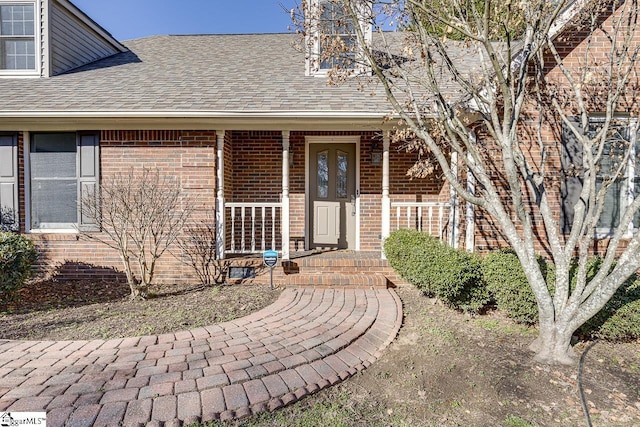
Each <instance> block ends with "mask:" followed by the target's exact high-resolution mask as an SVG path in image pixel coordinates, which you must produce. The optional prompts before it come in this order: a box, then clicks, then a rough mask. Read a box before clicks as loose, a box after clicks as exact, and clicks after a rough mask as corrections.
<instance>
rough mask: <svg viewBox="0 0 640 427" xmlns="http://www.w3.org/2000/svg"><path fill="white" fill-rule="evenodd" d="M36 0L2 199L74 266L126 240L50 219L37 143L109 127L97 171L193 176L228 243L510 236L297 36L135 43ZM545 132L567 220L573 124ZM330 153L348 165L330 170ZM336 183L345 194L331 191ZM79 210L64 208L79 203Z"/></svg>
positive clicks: (0, 185)
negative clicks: (404, 233) (566, 154)
mask: <svg viewBox="0 0 640 427" xmlns="http://www.w3.org/2000/svg"><path fill="white" fill-rule="evenodd" d="M4 2H5V0H0V4H2V3H4ZM23 6H24V7H27V8H28V7H33V11H34V12H36V13H35V15H37V16H42V22H41V25H36V26H35V27H36V30H34V33H35V36H34V43H36V44H37V45H38V46H39V47H40V48H41V50H42V51H43V52H47V54H46V55H41V56H39V55H36V54H34V64H35V65H33V67H29V66H27V68H26V69H23V70H18V71H16V70H0V75H1V74H6V75H5V76H3V77H5V78H2V79H0V104H1V105H3V107H2V108H0V172H1V173H0V189H1V190H2V191H0V204H2V206H5V207H9V208H11V209H13V210H14V211H15V212H17V214H18V217H19V230H20V232H23V233H26V234H27V235H28V236H30V237H31V238H32V239H33V240H34V241H35V242H36V244H37V246H38V247H39V248H40V250H41V252H42V254H43V255H44V257H43V260H44V262H45V263H46V265H47V266H48V267H55V268H56V269H57V272H58V273H59V274H61V276H63V277H67V278H77V277H84V276H93V277H95V276H99V277H113V276H121V275H122V273H121V272H120V261H119V259H118V256H117V254H116V253H115V252H114V251H112V250H110V249H108V248H106V247H105V246H103V245H101V244H99V243H97V242H95V241H91V240H86V239H84V238H81V235H80V234H78V233H77V232H75V231H74V230H73V229H72V228H73V226H81V225H82V224H79V222H81V218H79V217H78V216H76V217H75V219H72V220H71V221H66V220H65V221H55V220H51V221H49V222H50V223H51V225H47V221H48V220H47V218H48V216H53V217H55V216H56V215H62V214H61V213H60V212H53V213H51V215H49V214H50V213H49V212H45V213H44V214H43V215H42V218H41V217H40V213H39V212H36V210H37V209H36V208H38V209H40V208H41V209H44V210H45V211H46V210H47V204H46V203H48V202H46V200H45V202H41V201H39V199H37V197H39V196H38V194H37V192H35V191H34V182H36V181H37V180H38V179H43V178H42V177H39V176H37V172H34V171H36V169H37V168H35V167H34V164H35V161H36V160H34V159H36V158H37V156H34V154H37V153H40V152H42V153H49V152H50V151H51V150H53V151H55V150H56V149H52V148H51V146H50V145H49V144H54V143H53V142H51V141H57V138H59V137H60V138H62V136H64V135H66V136H65V138H67V139H68V138H71V137H70V136H69V135H75V136H76V138H78V141H80V138H79V137H80V136H81V135H85V134H91V135H94V136H95V138H96V139H95V140H96V141H97V142H96V145H95V147H93V148H94V149H95V150H96V151H95V152H96V153H97V154H96V157H95V159H97V160H96V164H95V165H94V169H95V172H94V175H93V177H94V178H95V180H96V182H97V184H98V185H99V181H100V180H104V179H108V178H109V177H113V176H115V175H116V174H118V173H121V172H126V171H127V170H129V169H131V168H134V169H141V168H143V167H144V168H152V169H157V170H159V171H160V173H161V174H163V175H167V176H172V177H175V178H176V179H177V180H179V182H180V184H181V188H182V190H183V193H184V195H185V196H189V197H191V198H192V200H196V201H197V204H198V209H197V210H196V212H195V215H196V217H201V218H204V217H207V218H212V220H215V221H216V222H217V226H218V227H219V228H221V229H222V230H224V232H223V233H219V241H218V242H217V243H218V255H219V256H220V257H227V256H230V255H234V254H239V253H260V252H261V251H262V250H265V249H276V250H278V251H280V253H281V256H282V258H283V259H285V260H286V259H289V258H291V257H292V256H295V254H296V253H297V252H304V251H308V250H311V249H314V248H331V249H347V250H350V251H360V252H369V251H375V252H380V251H381V247H382V241H383V239H384V238H385V237H386V236H387V235H388V234H389V232H390V231H391V230H393V229H396V228H399V227H412V228H421V229H423V230H425V231H428V232H431V233H433V234H435V235H438V236H439V237H441V238H442V239H443V240H446V241H448V242H450V243H453V244H455V245H459V246H461V247H466V249H468V250H480V251H485V250H489V249H494V248H496V247H500V246H503V245H504V239H503V238H502V237H501V236H500V234H499V232H498V230H496V229H495V227H493V226H492V224H491V221H490V220H489V219H487V218H486V217H485V216H483V214H482V212H479V211H476V212H473V211H470V210H467V209H466V207H465V206H464V204H458V203H457V201H456V200H455V198H454V197H452V195H451V192H450V188H449V186H448V185H447V184H446V183H445V182H444V180H443V179H442V178H441V177H440V176H437V175H436V176H433V177H431V178H428V179H410V178H409V177H408V176H407V170H408V169H409V168H410V166H411V165H412V164H413V163H414V162H415V160H416V159H417V157H416V154H414V153H409V152H406V151H405V150H403V149H402V147H397V146H394V145H393V144H391V143H390V137H389V132H390V130H391V129H392V127H393V123H390V122H389V121H387V120H386V116H387V112H388V110H389V106H388V103H387V99H386V95H385V94H384V92H383V91H382V90H380V89H371V92H370V93H364V92H363V91H362V90H360V88H359V87H358V84H357V83H356V82H347V83H346V84H344V85H342V86H339V87H336V86H328V85H327V84H326V79H325V78H322V77H318V76H317V75H316V76H313V75H311V76H308V75H305V56H304V53H303V52H298V51H296V50H295V49H293V48H292V47H291V44H292V41H293V39H294V37H296V36H295V35H291V34H265V35H235V36H232V35H219V36H156V37H149V38H145V39H139V40H132V41H129V42H126V43H120V42H119V41H117V40H115V39H114V38H113V37H111V36H110V35H109V34H108V32H106V31H105V30H104V29H102V28H100V27H98V26H97V25H96V24H95V22H93V21H92V20H91V19H90V18H89V17H87V16H86V15H85V14H84V13H83V12H82V11H80V10H78V9H77V8H76V7H75V6H73V4H71V3H70V2H68V1H66V0H41V1H40V0H38V1H36V0H33V2H32V3H30V2H27V3H25V4H24V5H23ZM36 9H38V10H36ZM61 17H64V18H65V19H62V18H61ZM69 34H76V35H80V36H79V37H77V38H73V37H67V36H68V35H69ZM78 40H80V41H78ZM582 43H583V40H582V39H580V37H577V38H576V37H570V38H567V39H566V44H567V47H566V49H562V51H563V53H565V55H566V56H565V61H566V62H567V63H568V64H569V63H571V61H573V60H574V59H576V58H580V55H581V54H582V50H581V49H582V47H581V46H582ZM265 64H268V67H267V66H266V65H265ZM306 71H307V74H309V73H308V72H309V70H306ZM316 71H318V70H316ZM12 72H16V73H17V74H20V77H21V78H12V77H16V76H14V75H12ZM549 72H550V73H554V72H557V70H556V71H554V70H550V71H549ZM26 77H29V78H26ZM532 123H534V122H532ZM543 131H544V132H545V135H546V142H547V143H548V146H549V148H550V149H551V150H552V152H554V153H555V154H554V155H553V156H552V157H553V158H554V159H555V160H557V161H555V160H554V161H555V163H554V170H555V171H557V178H558V180H557V185H556V186H555V187H553V189H552V191H553V193H554V200H557V205H556V206H554V207H553V209H554V211H556V212H557V215H558V219H559V220H560V218H561V211H562V205H561V193H562V191H561V172H560V171H561V162H560V159H561V148H560V147H561V143H562V141H561V139H562V137H561V132H559V131H558V130H557V129H552V128H550V127H549V128H548V129H546V128H545V129H544V130H543ZM61 135H62V136H61ZM479 136H481V132H479ZM38 139H42V147H44V148H39V147H40V146H39V145H38V144H39V143H38ZM67 142H68V141H67ZM71 145H73V143H71ZM336 147H339V148H336ZM351 149H353V152H352V153H351V151H350V150H351ZM71 150H73V149H72V148H69V149H68V150H67V151H66V153H67V154H68V153H70V152H71ZM554 150H555V151H554ZM82 151H83V146H82V144H81V143H80V142H78V145H77V147H76V151H73V152H75V153H76V154H74V155H69V156H67V157H66V158H67V162H71V163H73V162H74V161H73V160H69V159H71V157H72V156H75V158H76V161H75V162H76V163H77V165H79V167H80V169H82V168H83V162H84V161H85V157H84V154H83V153H82ZM343 152H344V153H343ZM347 152H349V153H347ZM350 153H351V154H350ZM530 155H531V156H533V157H535V156H539V153H536V152H535V151H532V152H531V153H530ZM331 156H337V157H336V158H335V159H334V160H328V159H329V157H331ZM340 156H342V157H340ZM350 156H352V157H350ZM334 161H335V163H332V162H334ZM323 162H327V163H323ZM71 163H69V164H71ZM319 165H320V166H319ZM325 165H331V166H326V167H331V168H336V170H337V172H335V171H334V172H331V175H332V177H331V178H330V179H329V180H328V181H327V182H325V181H324V175H323V174H322V170H323V169H322V168H323V167H325ZM341 165H343V166H344V168H343V169H341V167H342V166H341ZM639 169H640V168H639ZM73 173H74V174H75V175H74V176H73V178H74V179H76V181H73V183H72V184H69V185H75V184H78V186H79V187H78V188H79V190H78V194H81V191H82V182H81V181H82V180H83V177H82V176H78V173H79V174H80V175H82V171H81V170H80V172H79V171H75V172H73ZM461 173H464V171H461ZM65 179H66V178H65ZM334 180H335V182H334ZM44 181H46V180H43V182H44ZM59 181H60V182H59V183H58V184H60V186H63V184H64V183H63V181H64V179H60V180H59ZM71 181H72V180H71ZM351 181H354V182H351ZM341 185H344V188H343V187H341ZM349 185H352V187H349ZM323 186H326V188H324V187H323ZM320 187H323V188H320ZM327 189H329V190H330V192H334V193H336V194H338V193H340V197H336V198H331V197H329V199H331V200H329V202H330V203H328V204H324V205H322V203H318V204H317V205H316V202H322V201H324V199H326V198H327V197H326V196H325V191H327ZM71 192H73V191H71ZM343 193H344V194H343ZM46 196H47V194H46V192H43V195H42V197H45V198H46ZM555 196H557V197H555ZM54 199H55V197H54ZM54 201H55V200H54ZM38 203H41V204H42V206H40V205H39V204H38ZM52 203H53V202H52ZM452 207H454V208H452ZM66 208H69V206H62V205H61V206H60V210H61V211H64V210H65V209H66ZM332 209H334V211H333V213H329V214H326V215H327V216H328V218H330V219H331V218H333V219H331V220H328V221H329V222H327V224H329V223H330V224H332V226H333V227H335V235H332V236H330V237H331V238H335V242H331V243H327V241H326V240H322V239H324V238H321V237H319V236H320V234H319V233H320V232H319V231H318V230H317V229H319V228H322V227H321V225H322V224H320V225H319V224H318V223H317V222H316V216H320V215H321V213H318V212H322V215H325V212H331V211H332ZM335 209H337V210H335ZM71 211H73V209H67V211H65V212H66V213H65V215H67V216H68V215H71V216H72V217H73V212H71ZM262 212H264V214H263V213H262ZM333 214H335V215H336V216H335V217H333V216H331V215H333ZM351 217H352V218H351ZM335 218H340V220H339V221H334V220H335ZM324 219H325V218H324V217H323V220H324ZM331 221H334V222H331ZM349 221H351V222H349ZM347 222H348V224H351V225H346V226H345V225H344V224H345V223H347ZM60 223H64V224H66V225H65V226H60ZM42 224H45V225H44V226H43V225H42ZM56 224H57V225H56ZM69 224H71V226H69ZM325 225H326V224H325ZM345 227H346V228H348V230H346V231H345ZM349 227H351V228H349ZM329 228H331V227H329ZM263 230H264V231H263ZM540 231H541V234H540V236H541V237H540V240H539V243H540V247H539V250H540V252H541V253H544V242H545V240H544V236H543V230H542V229H540ZM349 233H353V236H352V237H347V236H346V234H349ZM316 240H317V241H316ZM330 240H331V239H330ZM180 256H181V255H180V254H179V253H176V252H175V250H173V251H172V253H168V254H165V255H164V256H163V259H162V261H161V262H160V264H159V270H158V272H157V276H156V277H157V279H158V280H159V281H162V282H176V281H192V280H193V276H192V274H191V272H190V271H189V269H188V268H187V267H186V266H185V265H184V264H183V263H181V262H180V260H179V258H180Z"/></svg>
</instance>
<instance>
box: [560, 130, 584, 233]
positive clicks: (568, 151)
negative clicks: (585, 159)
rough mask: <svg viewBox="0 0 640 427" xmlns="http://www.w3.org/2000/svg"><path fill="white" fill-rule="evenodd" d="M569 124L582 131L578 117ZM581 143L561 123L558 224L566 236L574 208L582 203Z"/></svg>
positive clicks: (571, 221)
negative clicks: (560, 181) (560, 178)
mask: <svg viewBox="0 0 640 427" xmlns="http://www.w3.org/2000/svg"><path fill="white" fill-rule="evenodd" d="M569 121H570V122H571V124H572V125H573V126H575V127H576V128H577V129H578V130H579V131H582V125H581V123H580V119H579V118H578V117H572V118H570V119H569ZM582 150H583V146H582V143H581V142H580V141H579V140H578V138H577V137H576V135H575V134H574V133H573V131H572V130H571V129H570V128H569V126H568V125H567V124H565V123H564V122H563V123H562V154H561V158H560V161H561V165H562V176H563V181H562V187H561V198H562V200H561V202H562V204H561V215H560V224H561V227H562V232H563V233H565V234H567V233H570V232H571V224H573V216H574V208H575V206H576V205H577V204H578V203H584V201H581V200H580V193H582V184H583V179H584V170H583V165H582Z"/></svg>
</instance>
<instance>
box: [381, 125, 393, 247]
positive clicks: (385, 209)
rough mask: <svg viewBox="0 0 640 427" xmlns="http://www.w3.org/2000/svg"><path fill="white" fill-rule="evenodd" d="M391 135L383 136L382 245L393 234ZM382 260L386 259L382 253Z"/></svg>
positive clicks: (386, 132)
mask: <svg viewBox="0 0 640 427" xmlns="http://www.w3.org/2000/svg"><path fill="white" fill-rule="evenodd" d="M390 143H391V134H390V132H389V131H385V132H384V133H383V136H382V224H381V228H380V229H381V237H382V242H381V244H383V245H384V241H385V240H386V239H387V237H389V234H391V199H390V197H389V146H390V145H391V144H390ZM382 259H386V257H385V255H384V251H382Z"/></svg>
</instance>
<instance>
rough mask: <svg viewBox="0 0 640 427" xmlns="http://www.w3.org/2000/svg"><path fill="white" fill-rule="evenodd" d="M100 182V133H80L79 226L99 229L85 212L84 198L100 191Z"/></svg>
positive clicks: (93, 229)
mask: <svg viewBox="0 0 640 427" xmlns="http://www.w3.org/2000/svg"><path fill="white" fill-rule="evenodd" d="M99 182H100V136H99V134H98V133H95V132H94V133H80V134H78V228H79V229H80V230H81V231H99V226H98V224H96V223H95V222H94V221H93V220H92V219H91V218H88V217H87V216H86V215H84V214H83V209H82V200H83V199H84V197H85V196H86V195H87V194H94V193H95V192H96V191H98V183H99Z"/></svg>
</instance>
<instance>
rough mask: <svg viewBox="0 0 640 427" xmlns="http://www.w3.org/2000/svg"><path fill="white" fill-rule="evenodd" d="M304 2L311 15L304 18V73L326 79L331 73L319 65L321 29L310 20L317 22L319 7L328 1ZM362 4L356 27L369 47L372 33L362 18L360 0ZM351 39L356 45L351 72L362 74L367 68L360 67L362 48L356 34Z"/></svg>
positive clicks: (362, 57) (329, 69)
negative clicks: (306, 50) (305, 48)
mask: <svg viewBox="0 0 640 427" xmlns="http://www.w3.org/2000/svg"><path fill="white" fill-rule="evenodd" d="M305 2H306V4H307V10H308V13H309V14H310V15H311V16H310V17H307V18H305V19H307V21H306V26H307V28H308V29H309V31H308V34H307V37H306V40H305V45H306V46H307V49H308V50H309V51H308V52H307V55H306V56H307V57H306V66H305V73H306V75H307V76H313V77H326V76H327V74H328V73H329V71H331V68H321V64H322V60H321V59H320V50H321V46H320V45H321V40H322V33H321V28H320V25H319V24H318V22H311V21H310V20H319V19H320V15H321V10H320V9H321V7H323V5H324V4H326V3H330V0H305ZM362 2H363V3H362V5H363V6H362V15H363V16H362V17H360V18H359V19H358V22H357V23H356V25H359V26H360V29H361V30H362V32H363V33H364V35H365V39H366V43H367V44H369V45H371V40H372V38H373V33H372V32H373V29H372V27H371V25H370V23H369V22H368V21H367V17H366V16H364V15H365V12H364V11H366V10H367V5H366V0H362ZM334 35H339V36H341V37H342V36H348V34H346V33H339V34H334ZM353 37H354V39H355V40H354V43H355V44H356V46H355V58H354V65H355V66H354V68H353V70H354V71H356V73H355V74H362V73H365V72H367V71H368V70H367V69H366V68H368V67H364V66H363V65H362V63H363V59H364V54H363V53H362V47H361V45H360V42H359V40H358V37H357V34H355V32H354V34H353Z"/></svg>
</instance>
